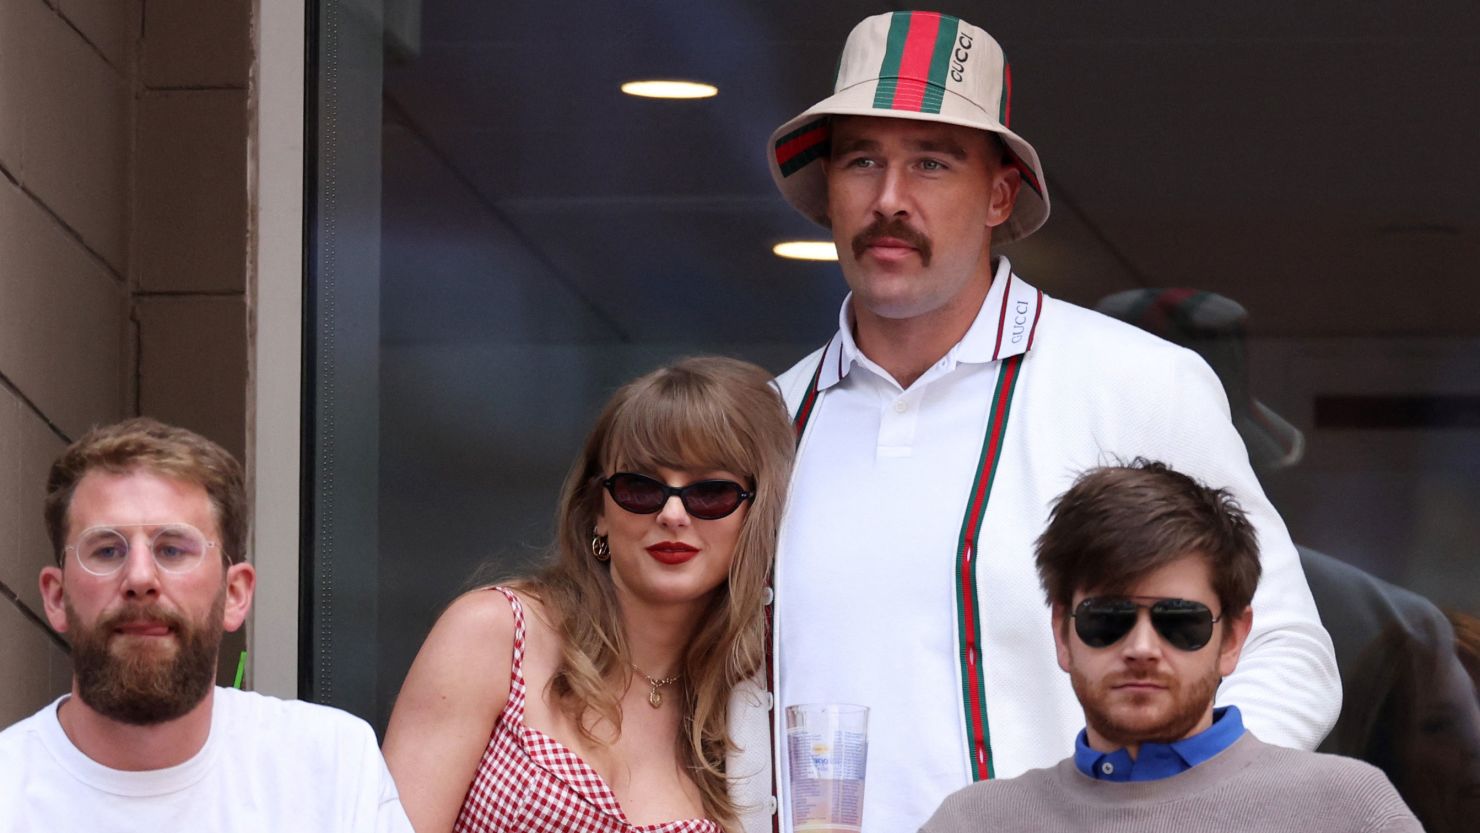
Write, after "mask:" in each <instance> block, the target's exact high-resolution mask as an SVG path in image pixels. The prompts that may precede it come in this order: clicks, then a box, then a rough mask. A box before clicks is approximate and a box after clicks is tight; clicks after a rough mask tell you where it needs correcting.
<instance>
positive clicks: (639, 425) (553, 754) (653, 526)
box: [385, 358, 795, 833]
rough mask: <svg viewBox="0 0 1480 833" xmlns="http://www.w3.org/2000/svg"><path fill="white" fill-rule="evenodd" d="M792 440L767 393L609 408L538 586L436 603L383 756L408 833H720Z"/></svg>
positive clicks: (752, 370)
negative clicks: (734, 701)
mask: <svg viewBox="0 0 1480 833" xmlns="http://www.w3.org/2000/svg"><path fill="white" fill-rule="evenodd" d="M794 445H795V440H794V435H793V434H792V430H791V425H790V422H789V420H788V419H787V415H786V413H785V410H784V408H783V405H782V403H781V400H780V398H779V397H778V396H777V394H776V392H775V390H774V388H773V387H772V386H771V384H770V376H769V374H767V373H766V372H765V371H763V370H761V369H760V368H758V367H756V366H754V365H750V364H747V363H745V362H741V361H737V360H734V359H723V358H697V359H687V360H684V361H681V362H678V363H677V364H674V365H672V366H669V367H665V368H662V369H660V370H657V371H655V372H653V373H650V374H648V375H646V376H643V377H642V378H640V379H638V380H636V381H634V382H631V383H630V384H628V385H626V386H625V387H623V388H622V389H621V390H620V391H618V392H617V394H616V395H615V396H614V397H613V398H612V400H611V401H610V402H609V403H607V405H606V408H605V409H604V410H603V411H602V413H601V416H600V418H599V419H598V420H597V423H596V427H595V428H594V429H593V430H592V432H591V435H590V437H589V438H588V439H587V441H586V445H585V449H584V450H583V451H582V453H581V456H580V457H579V458H578V459H577V460H576V462H575V465H574V466H573V468H572V470H571V472H570V475H569V476H568V477H567V478H566V482H565V487H564V489H563V490H562V494H561V500H560V507H559V511H558V513H557V531H556V540H555V544H554V552H553V554H552V557H551V561H550V563H549V565H548V566H547V567H546V568H545V569H543V570H542V571H540V572H539V573H538V574H536V575H534V576H532V577H529V578H526V579H521V580H518V581H511V582H507V583H505V584H504V585H503V586H498V587H489V588H483V589H481V590H476V591H473V592H471V593H468V594H466V595H464V596H462V597H461V598H459V599H457V600H456V601H454V602H453V603H452V604H451V605H450V606H449V607H448V609H447V610H446V611H445V612H444V613H443V614H442V616H441V618H440V619H439V620H438V621H437V624H436V625H435V626H434V627H433V628H432V632H431V634H430V635H429V636H428V637H427V640H426V642H425V644H423V646H422V648H421V651H420V653H419V654H418V655H417V658H416V661H415V663H414V664H413V665H412V667H411V671H410V673H409V674H408V675H407V678H406V682H405V685H404V686H403V687H402V689H401V694H400V697H399V698H398V700H397V702H396V706H395V710H394V711H393V712H392V714H391V720H390V726H389V728H388V730H387V732H386V738H385V756H386V760H387V763H388V764H389V766H390V769H391V773H392V775H394V776H395V779H396V783H397V785H398V787H399V789H400V793H401V800H402V803H403V805H404V806H405V807H406V811H407V814H408V815H409V816H410V817H411V820H412V823H413V824H414V826H415V827H416V829H417V830H418V831H421V833H432V831H446V830H458V831H545V830H550V831H556V830H558V831H562V832H564V831H571V833H587V831H590V832H591V833H598V832H599V833H621V832H622V831H632V830H636V829H638V828H641V829H642V830H643V831H644V833H719V832H720V831H724V830H734V829H736V828H735V826H734V825H735V818H736V808H735V807H734V805H733V803H732V802H731V799H730V797H729V795H728V783H727V780H726V777H725V772H724V762H725V757H726V754H727V753H728V752H729V751H730V748H731V742H730V739H729V736H728V733H727V719H728V706H729V698H730V693H731V690H732V689H733V688H735V687H736V686H737V685H738V684H739V683H741V682H742V681H744V680H747V679H749V678H750V677H752V676H753V675H755V673H756V672H757V670H758V669H759V668H760V665H761V663H763V662H764V656H765V646H764V624H763V621H762V618H761V613H762V611H763V610H764V604H765V599H764V598H763V596H764V594H765V592H766V575H767V572H768V570H769V569H770V564H771V559H772V556H773V553H774V551H775V544H776V530H777V526H778V523H779V521H780V518H781V512H782V508H783V506H784V504H785V499H786V484H787V479H788V478H789V476H790V468H791V459H792V452H793V449H794Z"/></svg>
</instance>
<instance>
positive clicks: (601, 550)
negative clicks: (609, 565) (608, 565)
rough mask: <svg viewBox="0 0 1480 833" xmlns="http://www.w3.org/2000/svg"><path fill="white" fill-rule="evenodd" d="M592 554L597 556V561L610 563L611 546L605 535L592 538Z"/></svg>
mask: <svg viewBox="0 0 1480 833" xmlns="http://www.w3.org/2000/svg"><path fill="white" fill-rule="evenodd" d="M591 554H592V555H594V556H596V560H597V561H610V560H611V557H612V548H611V545H610V544H608V543H607V542H606V536H605V535H592V536H591Z"/></svg>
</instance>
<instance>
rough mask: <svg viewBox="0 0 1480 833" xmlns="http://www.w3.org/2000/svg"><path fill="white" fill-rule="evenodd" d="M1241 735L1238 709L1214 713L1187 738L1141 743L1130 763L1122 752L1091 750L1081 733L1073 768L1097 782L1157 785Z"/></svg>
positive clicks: (1242, 719) (1242, 720) (1128, 757)
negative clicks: (1210, 721)
mask: <svg viewBox="0 0 1480 833" xmlns="http://www.w3.org/2000/svg"><path fill="white" fill-rule="evenodd" d="M1243 734H1244V718H1243V716H1242V715H1240V714H1239V711H1238V706H1228V707H1225V708H1221V709H1214V710H1213V725H1212V726H1209V727H1208V728H1206V729H1204V730H1202V731H1201V732H1198V733H1197V734H1195V735H1193V736H1192V737H1190V738H1183V739H1182V740H1179V741H1174V742H1172V743H1143V744H1141V751H1140V754H1138V755H1137V756H1136V759H1135V760H1131V756H1130V753H1129V752H1127V751H1125V749H1123V748H1122V749H1117V750H1115V751H1114V752H1100V751H1099V750H1096V749H1091V748H1090V745H1089V736H1088V735H1087V734H1086V733H1085V731H1084V730H1083V729H1081V730H1080V731H1079V737H1078V738H1076V739H1075V741H1074V766H1076V767H1078V768H1079V771H1080V772H1082V773H1084V774H1085V775H1088V776H1089V777H1091V778H1094V779H1097V780H1100V781H1156V780H1158V779H1161V778H1170V777H1172V776H1173V775H1177V774H1180V773H1183V772H1186V771H1187V770H1189V769H1192V768H1193V767H1195V766H1197V765H1198V764H1200V763H1202V762H1203V761H1206V760H1207V759H1209V758H1211V757H1213V756H1214V755H1217V754H1218V753H1219V752H1222V751H1223V750H1225V749H1227V748H1228V747H1230V746H1232V745H1233V742H1234V741H1236V740H1238V739H1239V738H1240V737H1242V736H1243Z"/></svg>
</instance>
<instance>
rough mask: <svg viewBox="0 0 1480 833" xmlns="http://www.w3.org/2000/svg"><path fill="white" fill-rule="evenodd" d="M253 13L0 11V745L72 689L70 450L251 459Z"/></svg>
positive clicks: (222, 1)
mask: <svg viewBox="0 0 1480 833" xmlns="http://www.w3.org/2000/svg"><path fill="white" fill-rule="evenodd" d="M250 8H251V4H250V3H249V2H247V0H208V2H199V0H0V726H4V725H8V724H9V723H11V722H13V721H14V720H16V719H18V718H20V717H23V716H25V715H26V714H28V713H30V712H32V711H34V710H35V709H37V708H39V707H40V706H41V705H43V704H44V703H45V702H47V701H48V700H49V699H51V698H52V697H55V696H56V695H57V694H58V693H60V692H61V691H62V690H64V689H65V687H66V685H67V680H68V679H69V677H70V670H69V668H68V666H67V660H66V656H65V654H64V653H63V649H62V647H61V646H62V643H61V642H60V640H58V639H56V638H55V636H54V635H53V634H51V633H50V632H49V631H48V630H47V629H46V628H45V627H44V625H43V624H42V620H41V618H40V616H39V614H40V612H41V611H40V604H39V596H38V591H37V589H36V575H37V572H38V570H39V569H40V568H41V566H43V565H44V564H45V563H47V562H48V561H49V559H50V558H51V554H50V548H49V546H48V544H47V543H46V540H45V534H44V532H43V529H42V525H41V520H40V502H41V493H42V487H43V479H44V477H45V473H46V467H47V466H48V465H49V463H50V461H51V459H52V458H53V457H54V456H55V455H56V454H57V453H58V452H59V451H60V450H61V449H62V448H63V446H64V445H65V444H66V442H67V441H68V440H70V439H72V438H75V437H77V436H79V435H80V434H81V433H82V432H83V431H85V430H86V429H87V428H88V427H89V426H91V425H94V424H98V423H103V422H109V421H113V420H116V419H118V418H120V417H122V416H126V415H129V414H133V413H144V414H149V415H151V416H155V417H158V418H160V419H163V420H166V421H170V422H175V423H178V424H181V425H185V426H187V427H190V428H193V429H195V430H198V431H200V432H202V433H204V434H206V435H207V436H210V437H212V438H213V439H215V440H217V441H218V442H220V443H222V444H223V445H225V446H226V447H227V448H228V449H230V450H231V451H232V452H233V453H235V454H237V455H238V456H241V455H242V454H243V451H244V448H245V445H246V442H245V413H246V393H245V391H246V375H247V373H246V366H247V358H246V356H247V323H246V322H247V313H246V297H245V265H246V261H247V259H246V239H247V233H246V213H247V211H246V203H247V199H246V181H247V172H246V167H247V166H246V158H247V157H246V153H247V149H246V144H247V131H246V124H247V105H246V100H247V99H246V95H247V93H246V89H247V77H248V67H249V63H250V46H249V43H250V40H249V38H250V28H249V10H250ZM241 644H242V643H241V640H240V639H239V638H238V639H237V640H235V641H234V643H233V644H231V645H229V646H228V647H227V648H225V649H224V650H223V666H229V667H230V668H232V669H234V668H235V665H236V654H237V651H239V650H240V647H241Z"/></svg>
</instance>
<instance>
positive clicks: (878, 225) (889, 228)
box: [853, 217, 931, 266]
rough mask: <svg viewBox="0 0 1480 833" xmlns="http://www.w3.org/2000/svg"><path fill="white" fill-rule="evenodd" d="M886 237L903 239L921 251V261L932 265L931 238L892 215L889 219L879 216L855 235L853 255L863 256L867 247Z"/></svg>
mask: <svg viewBox="0 0 1480 833" xmlns="http://www.w3.org/2000/svg"><path fill="white" fill-rule="evenodd" d="M884 237H892V238H894V239H896V240H902V241H904V242H905V243H906V244H908V245H910V246H913V247H914V248H915V249H917V250H919V252H920V261H921V262H922V263H924V264H925V265H926V266H929V265H930V251H931V245H930V238H929V237H926V236H925V233H924V232H922V231H918V230H917V229H915V227H914V226H911V225H910V224H909V223H906V222H905V221H904V220H901V219H900V218H898V217H890V218H889V219H887V220H885V219H884V218H882V217H880V218H877V219H875V220H874V222H873V223H872V224H871V225H869V227H868V228H866V229H864V230H863V231H860V232H859V233H858V234H856V235H854V237H853V256H854V257H855V258H856V257H861V256H862V255H863V250H864V249H867V248H868V247H869V246H872V245H873V244H874V243H875V242H876V241H878V240H879V239H881V238H884Z"/></svg>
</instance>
